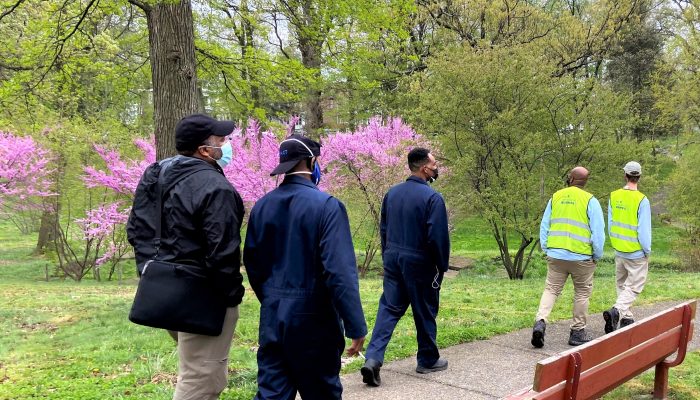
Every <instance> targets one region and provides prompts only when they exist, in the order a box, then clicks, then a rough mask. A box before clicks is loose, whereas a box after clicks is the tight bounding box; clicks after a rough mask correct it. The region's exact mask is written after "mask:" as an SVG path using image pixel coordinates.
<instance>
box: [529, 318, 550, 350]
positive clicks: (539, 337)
mask: <svg viewBox="0 0 700 400" xmlns="http://www.w3.org/2000/svg"><path fill="white" fill-rule="evenodd" d="M546 329H547V324H546V323H545V322H544V320H543V319H541V320H539V321H537V322H535V326H534V327H533V328H532V339H531V340H530V343H532V345H533V346H535V347H537V348H538V349H541V348H542V347H543V346H544V331H545V330H546Z"/></svg>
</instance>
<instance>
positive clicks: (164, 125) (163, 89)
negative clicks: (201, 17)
mask: <svg viewBox="0 0 700 400" xmlns="http://www.w3.org/2000/svg"><path fill="white" fill-rule="evenodd" d="M129 2H130V3H131V4H134V5H136V6H137V7H139V8H140V9H141V10H143V12H144V13H145V14H146V19H147V20H148V42H149V49H150V52H149V54H150V60H151V71H152V76H153V114H154V119H155V121H154V133H155V137H156V158H157V159H159V160H160V159H163V158H166V157H169V156H172V155H174V154H176V150H175V125H176V124H177V121H178V120H179V119H180V118H182V117H184V116H185V115H188V114H193V113H195V112H198V111H201V110H202V106H201V104H200V97H199V91H198V87H197V65H196V58H195V51H194V49H195V48H194V26H193V18H192V4H191V2H190V1H189V0H180V1H179V2H175V3H172V2H158V3H156V4H154V5H149V4H147V3H145V2H141V1H138V0H129Z"/></svg>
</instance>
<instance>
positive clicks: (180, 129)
mask: <svg viewBox="0 0 700 400" xmlns="http://www.w3.org/2000/svg"><path fill="white" fill-rule="evenodd" d="M235 127H236V124H235V123H234V122H233V121H218V120H216V119H214V118H212V117H210V116H208V115H204V114H192V115H188V116H186V117H184V118H182V119H181V120H180V122H178V123H177V127H175V148H176V149H177V150H178V151H183V150H194V149H196V148H197V147H198V146H199V145H201V144H202V143H203V142H204V141H205V140H207V138H208V137H209V136H212V135H214V136H228V135H230V134H231V132H233V129H234V128H235Z"/></svg>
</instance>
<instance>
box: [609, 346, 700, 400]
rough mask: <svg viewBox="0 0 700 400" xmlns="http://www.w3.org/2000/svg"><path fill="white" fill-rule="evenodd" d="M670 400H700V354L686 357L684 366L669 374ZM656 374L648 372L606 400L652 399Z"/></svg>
mask: <svg viewBox="0 0 700 400" xmlns="http://www.w3.org/2000/svg"><path fill="white" fill-rule="evenodd" d="M668 382H669V393H668V399H669V400H697V399H700V352H694V353H689V354H688V355H686V357H685V360H684V361H683V364H681V365H679V366H678V367H676V368H671V370H670V372H669V380H668ZM653 390H654V372H653V371H651V372H646V373H644V374H642V375H641V376H640V377H638V378H635V379H633V380H631V381H629V382H628V383H626V384H625V385H624V386H622V387H619V388H617V389H615V390H614V391H612V392H611V393H609V394H607V395H605V396H604V397H603V399H605V400H613V399H614V400H618V399H619V400H629V399H651V393H652V392H653Z"/></svg>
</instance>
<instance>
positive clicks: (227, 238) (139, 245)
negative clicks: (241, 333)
mask: <svg viewBox="0 0 700 400" xmlns="http://www.w3.org/2000/svg"><path fill="white" fill-rule="evenodd" d="M233 128H234V123H233V122H231V121H217V120H216V119H214V118H212V117H209V116H207V115H203V114H194V115H189V116H187V117H184V118H182V119H181V120H180V122H178V124H177V127H176V131H175V147H176V148H177V151H178V153H179V155H177V156H175V157H171V158H167V159H165V160H162V161H160V162H157V163H154V164H152V165H150V166H149V167H148V168H147V169H146V171H145V172H144V174H143V176H142V177H141V181H140V182H139V184H138V187H137V188H136V193H135V195H134V204H133V207H132V209H131V214H130V216H129V221H128V223H127V236H128V239H129V243H131V245H132V246H134V253H135V256H136V264H137V266H138V269H139V272H140V273H142V272H143V270H144V267H145V265H146V263H147V262H148V261H149V260H152V259H155V258H156V257H157V259H158V260H160V261H165V262H172V263H178V264H184V265H188V266H192V267H199V268H201V273H202V274H203V275H209V276H211V277H213V279H212V281H213V282H215V283H214V284H212V288H211V290H212V291H218V292H220V294H221V296H219V298H220V299H222V302H223V303H224V304H219V303H217V304H207V305H206V307H207V308H208V309H211V308H214V307H225V308H226V310H225V313H222V314H221V315H222V316H221V318H223V320H219V319H217V320H216V321H212V323H216V324H221V326H222V331H221V334H219V335H218V336H207V335H200V334H195V333H188V332H173V331H170V334H171V336H173V338H174V339H175V340H177V343H178V344H177V350H178V359H179V371H178V379H177V385H176V386H175V395H174V400H194V399H197V400H203V399H206V400H214V399H217V398H219V394H220V393H221V392H222V391H223V390H224V389H225V388H226V385H227V383H228V379H227V375H228V353H229V349H230V347H231V340H232V338H233V332H234V330H235V327H236V322H237V321H238V305H239V304H240V303H241V300H242V299H243V294H244V292H245V290H244V288H243V284H242V282H243V277H242V275H241V273H240V265H241V251H240V244H241V236H240V229H241V223H242V221H243V216H244V213H245V210H244V208H243V201H242V200H241V197H240V196H239V195H238V192H236V189H234V187H233V186H232V185H231V183H230V182H229V181H228V180H227V179H226V177H225V176H224V172H223V170H222V167H224V166H226V165H227V164H228V163H229V162H230V161H231V157H232V156H231V144H230V142H229V141H228V139H227V138H226V137H227V136H228V135H230V134H231V132H232V131H233ZM158 186H160V189H158ZM159 195H160V198H158V196H159ZM158 201H161V204H162V206H161V207H157V206H156V204H157V203H156V202H158ZM158 210H160V211H161V212H160V215H159V214H158ZM159 220H160V222H158V221H159ZM158 225H160V226H161V232H160V235H158V234H157V233H156V230H157V228H154V227H156V226H158ZM158 236H159V237H160V242H159V243H160V244H159V246H158V247H156V246H154V242H156V240H154V238H157V237H158ZM153 295H155V296H157V295H158V294H157V293H155V294H153ZM196 303H197V304H200V303H201V302H196ZM198 307H204V305H202V304H200V305H199V306H198ZM194 312H197V310H194ZM216 318H219V317H216Z"/></svg>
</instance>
